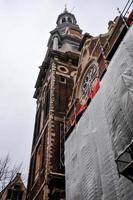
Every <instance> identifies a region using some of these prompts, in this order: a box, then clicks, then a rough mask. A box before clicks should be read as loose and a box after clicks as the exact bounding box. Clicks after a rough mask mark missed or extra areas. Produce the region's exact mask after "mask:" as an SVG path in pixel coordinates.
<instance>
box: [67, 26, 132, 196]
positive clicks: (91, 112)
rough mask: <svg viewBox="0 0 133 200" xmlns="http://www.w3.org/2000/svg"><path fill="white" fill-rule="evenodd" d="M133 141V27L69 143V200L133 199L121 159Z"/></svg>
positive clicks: (129, 182)
mask: <svg viewBox="0 0 133 200" xmlns="http://www.w3.org/2000/svg"><path fill="white" fill-rule="evenodd" d="M132 140H133V27H131V28H130V30H129V31H128V33H127V34H126V36H125V38H124V40H123V41H122V43H121V45H120V47H119V48H118V50H117V52H116V53H115V55H114V57H113V59H112V61H111V63H110V65H109V67H108V71H107V72H106V74H105V76H104V78H103V80H102V82H101V85H100V90H99V91H98V93H97V95H96V96H95V98H94V99H93V100H92V102H91V103H90V105H89V106H88V108H87V110H86V111H85V113H84V114H83V116H82V117H81V119H80V120H79V122H78V124H77V126H76V128H75V129H74V130H73V132H72V133H71V135H70V136H69V138H68V139H67V141H66V143H65V172H66V200H117V199H119V200H132V199H133V183H132V182H131V181H129V180H128V179H126V178H125V177H123V176H120V177H119V175H118V170H117V165H116V162H115V158H116V157H117V156H118V155H120V154H121V152H122V151H123V150H124V149H125V148H126V147H127V146H128V145H129V144H130V143H131V141H132Z"/></svg>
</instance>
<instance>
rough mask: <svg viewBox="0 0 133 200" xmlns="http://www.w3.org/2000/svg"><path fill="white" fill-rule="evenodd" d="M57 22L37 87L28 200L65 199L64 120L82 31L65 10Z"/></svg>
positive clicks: (75, 71)
mask: <svg viewBox="0 0 133 200" xmlns="http://www.w3.org/2000/svg"><path fill="white" fill-rule="evenodd" d="M56 23H57V26H56V28H55V29H54V30H52V31H51V32H50V34H51V35H50V38H49V41H48V49H47V53H46V56H45V59H44V61H43V63H42V65H41V66H40V72H39V75H38V78H37V81H36V84H35V88H36V89H35V94H34V98H36V103H37V106H36V117H35V127H34V135H33V143H32V151H31V160H30V169H29V178H28V188H27V197H26V199H27V200H33V199H34V200H64V199H65V176H64V170H65V169H64V118H65V115H66V113H67V111H68V104H69V102H70V99H71V95H72V89H73V85H74V80H75V76H76V73H77V67H78V60H79V54H80V52H79V45H80V42H81V37H82V30H81V29H80V28H79V26H78V24H77V21H76V18H75V16H74V15H73V14H72V13H70V12H68V11H67V9H66V8H65V10H64V12H63V13H61V14H60V15H59V16H58V19H57V22H56Z"/></svg>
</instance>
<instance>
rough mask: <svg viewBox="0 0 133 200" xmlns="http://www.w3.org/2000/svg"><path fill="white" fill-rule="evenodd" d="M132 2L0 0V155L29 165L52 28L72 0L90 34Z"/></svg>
mask: <svg viewBox="0 0 133 200" xmlns="http://www.w3.org/2000/svg"><path fill="white" fill-rule="evenodd" d="M126 2H127V0H69V1H68V0H67V1H65V0H48V1H46V0H0V96H1V98H0V156H3V155H5V154H7V153H8V152H10V155H11V157H12V160H13V162H21V161H23V167H24V168H25V173H27V171H28V168H29V157H30V151H31V143H32V135H33V128H34V116H35V109H36V102H35V100H34V99H33V98H32V97H33V93H34V85H35V82H36V79H37V75H38V72H39V69H38V66H39V65H41V64H42V62H43V59H44V56H45V53H46V46H47V41H48V38H49V36H50V35H49V32H50V31H51V30H52V29H54V28H55V26H56V20H57V17H58V15H59V14H60V13H61V12H62V11H63V10H64V5H65V3H67V7H68V10H69V11H72V10H73V11H72V12H73V13H74V14H75V17H76V19H77V22H78V24H79V26H80V28H81V29H82V30H83V31H84V32H89V33H90V34H92V35H98V34H100V33H105V32H106V31H107V26H108V21H109V20H113V19H114V18H115V16H116V15H118V13H117V7H119V8H120V9H121V10H122V9H123V8H124V5H125V4H126Z"/></svg>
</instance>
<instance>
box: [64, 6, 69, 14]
mask: <svg viewBox="0 0 133 200" xmlns="http://www.w3.org/2000/svg"><path fill="white" fill-rule="evenodd" d="M67 12H68V10H67V4H65V9H64V13H67Z"/></svg>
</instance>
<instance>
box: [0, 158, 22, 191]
mask: <svg viewBox="0 0 133 200" xmlns="http://www.w3.org/2000/svg"><path fill="white" fill-rule="evenodd" d="M21 168H22V163H20V164H14V165H11V159H10V155H9V154H7V155H6V156H5V158H0V191H1V190H3V189H4V187H5V186H6V185H7V184H8V183H10V182H11V181H12V180H13V179H14V177H15V176H16V174H17V173H18V172H20V170H21Z"/></svg>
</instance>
